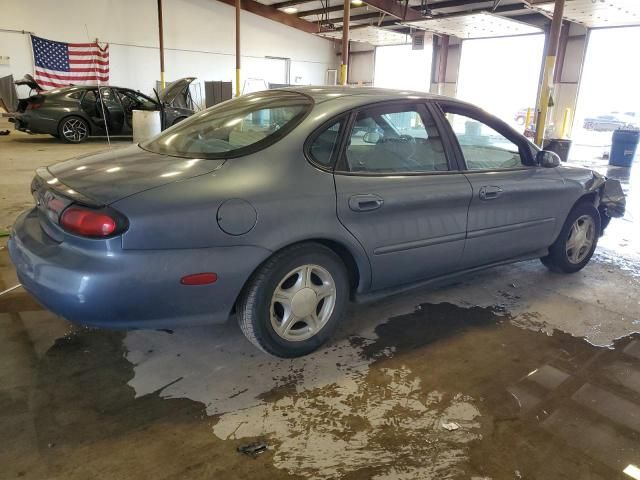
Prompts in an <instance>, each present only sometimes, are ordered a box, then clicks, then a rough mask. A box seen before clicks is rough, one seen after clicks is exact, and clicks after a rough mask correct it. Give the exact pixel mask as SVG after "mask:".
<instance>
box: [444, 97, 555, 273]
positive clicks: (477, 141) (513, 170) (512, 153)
mask: <svg viewBox="0 0 640 480" xmlns="http://www.w3.org/2000/svg"><path fill="white" fill-rule="evenodd" d="M439 104H440V107H441V108H442V110H443V111H444V113H445V114H446V118H447V120H448V124H449V125H450V128H451V130H450V134H452V135H453V137H454V138H455V139H456V140H457V154H458V155H459V158H460V159H461V160H462V161H461V163H462V164H463V166H464V169H465V170H464V174H465V176H466V178H468V179H469V182H470V183H471V187H472V189H473V194H472V199H471V203H470V205H469V216H468V221H467V241H466V244H465V249H464V254H463V258H462V266H463V268H472V267H476V266H481V265H486V264H490V263H493V262H497V261H502V260H507V259H511V258H515V257H519V256H522V255H527V254H530V253H533V252H536V251H538V250H541V249H545V248H547V247H548V246H549V245H551V243H553V241H554V235H555V232H556V231H557V230H556V225H557V223H558V222H562V221H564V219H563V218H558V215H559V212H560V211H566V209H562V208H558V206H559V205H562V204H563V203H562V202H564V201H566V198H565V192H566V186H565V184H564V180H563V178H562V176H561V175H560V173H559V172H558V171H557V169H556V168H544V167H541V166H538V165H536V164H535V158H534V154H535V149H534V147H533V146H532V145H531V144H530V143H529V142H528V141H527V140H526V139H525V138H524V137H523V136H521V135H520V134H518V133H517V132H515V131H514V130H513V129H511V128H510V127H509V126H507V125H506V124H505V123H504V122H501V121H500V120H498V119H496V118H495V117H492V116H490V115H488V114H487V113H485V112H484V111H482V110H480V109H477V108H474V107H470V106H467V105H465V104H460V103H454V102H451V103H446V102H440V103H439Z"/></svg>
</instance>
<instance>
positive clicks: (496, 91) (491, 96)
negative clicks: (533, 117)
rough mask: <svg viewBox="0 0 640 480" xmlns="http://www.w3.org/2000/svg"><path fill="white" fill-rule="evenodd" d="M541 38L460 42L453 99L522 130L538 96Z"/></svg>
mask: <svg viewBox="0 0 640 480" xmlns="http://www.w3.org/2000/svg"><path fill="white" fill-rule="evenodd" d="M543 49H544V35H542V34H536V35H522V36H518V37H501V38H482V39H477V40H463V42H462V53H461V59H460V71H459V72H460V73H459V77H458V78H459V81H458V82H459V83H458V94H457V97H458V98H460V99H462V100H466V101H468V102H471V103H474V104H476V105H479V106H481V107H482V108H484V109H486V110H487V111H489V112H491V113H492V114H494V115H497V116H498V117H500V118H501V119H502V120H504V121H505V122H507V123H509V124H511V125H512V126H514V127H517V128H518V129H519V130H522V129H523V128H524V120H525V115H526V111H527V108H531V109H534V107H535V104H536V97H537V95H538V83H539V80H540V68H541V65H542V54H543Z"/></svg>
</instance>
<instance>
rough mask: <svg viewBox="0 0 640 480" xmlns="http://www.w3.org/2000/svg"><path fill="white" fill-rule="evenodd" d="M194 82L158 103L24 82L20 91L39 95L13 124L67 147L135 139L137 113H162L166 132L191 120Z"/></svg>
mask: <svg viewBox="0 0 640 480" xmlns="http://www.w3.org/2000/svg"><path fill="white" fill-rule="evenodd" d="M193 80H194V78H192V77H189V78H183V79H181V80H177V81H175V82H173V83H171V84H170V85H169V86H168V87H167V88H166V89H165V90H164V91H163V92H162V93H161V94H160V95H159V96H158V98H157V99H155V100H154V99H152V98H151V97H148V96H146V95H144V94H142V93H140V92H137V91H135V90H132V89H130V88H122V87H113V86H98V85H84V86H72V87H65V88H57V89H54V90H47V91H43V90H42V89H41V88H40V86H39V85H38V84H37V83H36V82H35V80H34V79H33V78H32V77H30V76H26V77H25V78H24V79H22V80H18V81H16V82H15V83H16V85H27V86H29V87H30V88H31V89H32V90H35V91H36V92H37V93H36V94H35V95H32V96H30V97H29V98H24V99H22V100H20V101H19V103H18V110H17V112H16V113H15V114H14V115H13V116H11V117H10V118H9V121H10V122H13V123H14V124H15V128H16V130H20V131H23V132H28V133H45V134H46V133H48V134H50V135H53V136H54V137H56V138H60V139H62V140H64V141H66V142H69V143H81V142H84V141H85V140H86V139H87V138H88V137H90V136H104V135H107V134H108V135H131V134H132V132H133V110H158V111H160V112H161V124H162V128H163V129H165V128H168V127H170V126H172V125H175V124H176V123H178V122H180V121H182V120H184V119H185V118H187V117H189V116H191V115H193V113H194V110H195V108H194V103H193V99H192V98H191V94H190V91H189V85H190V84H191V82H192V81H193Z"/></svg>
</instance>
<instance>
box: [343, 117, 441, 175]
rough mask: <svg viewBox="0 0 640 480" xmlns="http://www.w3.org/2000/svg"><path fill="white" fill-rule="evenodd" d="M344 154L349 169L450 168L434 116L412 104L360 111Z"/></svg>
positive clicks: (427, 170)
mask: <svg viewBox="0 0 640 480" xmlns="http://www.w3.org/2000/svg"><path fill="white" fill-rule="evenodd" d="M345 155H346V167H347V169H348V170H349V171H350V172H364V173H389V174H394V173H402V172H436V171H445V170H448V169H449V167H448V164H447V158H446V156H445V153H444V147H443V144H442V140H441V138H440V134H439V132H438V129H437V128H436V126H435V123H434V121H433V119H432V118H431V116H430V115H429V114H428V112H427V111H426V110H424V111H422V112H420V111H419V110H418V108H417V107H415V106H401V107H398V106H388V107H375V108H371V109H368V110H363V111H361V112H359V113H358V114H357V117H356V120H355V123H354V125H353V128H352V130H351V135H350V141H349V145H348V147H347V149H346V153H345Z"/></svg>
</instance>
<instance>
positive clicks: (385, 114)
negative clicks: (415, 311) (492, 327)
mask: <svg viewBox="0 0 640 480" xmlns="http://www.w3.org/2000/svg"><path fill="white" fill-rule="evenodd" d="M434 113H435V115H434ZM438 115H439V114H438V112H437V111H434V110H432V109H431V107H429V106H428V105H427V104H423V103H406V102H402V103H387V104H377V105H372V106H367V107H365V108H361V109H359V110H357V111H355V112H353V113H352V114H351V117H350V120H349V124H348V126H347V128H346V133H345V137H344V138H345V141H344V143H343V149H342V151H341V153H340V155H339V161H338V163H337V166H336V169H335V172H334V178H335V186H336V195H337V213H338V217H339V220H340V222H341V223H342V224H343V225H344V226H345V227H346V228H347V229H348V230H349V231H350V232H351V233H352V234H353V236H354V237H356V238H357V239H358V241H359V242H360V243H361V244H362V246H363V247H364V249H365V250H366V252H367V255H368V257H369V260H370V262H371V268H372V288H373V289H382V288H387V287H393V286H397V285H401V284H405V283H410V282H414V281H416V280H423V279H427V278H430V277H436V276H438V275H441V274H443V273H447V272H451V271H455V270H457V269H458V268H459V264H460V260H461V257H462V252H463V248H464V240H465V232H466V222H467V209H468V205H469V201H470V199H471V187H470V185H469V182H468V180H467V179H466V178H465V176H464V175H463V174H461V173H460V172H459V171H458V170H457V166H456V165H455V164H451V163H450V158H451V157H450V155H448V151H449V149H450V148H451V146H450V145H449V144H447V142H445V141H444V140H443V138H442V136H441V131H442V128H443V122H444V119H443V118H442V117H441V116H440V117H438Z"/></svg>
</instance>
